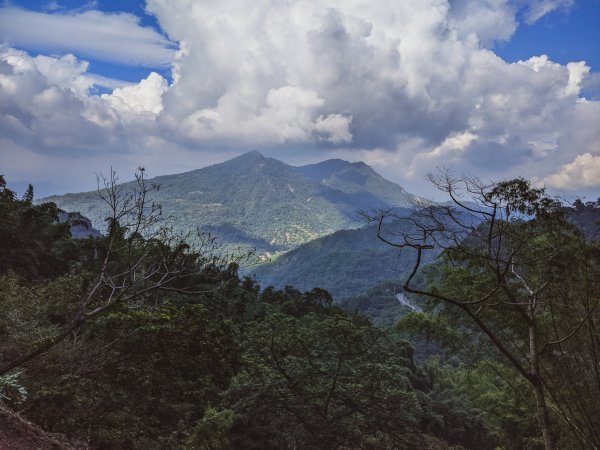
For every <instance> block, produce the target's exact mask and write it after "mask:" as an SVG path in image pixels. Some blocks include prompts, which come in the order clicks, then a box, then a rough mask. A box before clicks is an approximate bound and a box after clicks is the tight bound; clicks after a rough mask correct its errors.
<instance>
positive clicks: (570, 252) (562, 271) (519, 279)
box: [367, 172, 600, 449]
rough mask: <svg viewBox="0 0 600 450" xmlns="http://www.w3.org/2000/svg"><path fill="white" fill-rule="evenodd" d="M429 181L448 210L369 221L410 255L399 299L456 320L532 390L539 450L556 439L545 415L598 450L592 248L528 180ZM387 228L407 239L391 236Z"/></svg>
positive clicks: (597, 288)
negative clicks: (424, 274) (400, 226)
mask: <svg viewBox="0 0 600 450" xmlns="http://www.w3.org/2000/svg"><path fill="white" fill-rule="evenodd" d="M430 180H431V181H432V182H433V183H434V185H435V186H436V187H437V188H439V189H440V190H441V191H443V192H445V193H446V194H447V195H448V196H449V197H450V202H449V204H447V205H437V204H421V205H418V206H417V208H416V209H415V212H414V213H413V214H412V215H411V216H410V217H408V218H403V217H398V216H397V215H396V214H395V213H394V210H393V209H385V210H379V211H374V212H372V213H370V214H367V217H368V218H369V220H371V221H374V222H376V223H378V227H379V228H378V229H379V232H378V237H379V239H381V240H383V241H384V242H386V243H388V244H390V245H392V246H394V247H397V248H399V249H412V250H413V251H416V258H415V261H414V265H413V267H412V269H411V270H410V271H409V273H408V276H407V278H406V281H405V282H404V286H403V287H404V290H405V291H407V292H409V293H413V294H419V295H421V296H424V297H426V298H429V299H433V300H435V301H437V302H441V303H442V304H444V305H447V306H448V307H449V308H450V309H449V311H452V310H454V311H458V312H459V315H461V316H462V317H465V318H467V319H469V321H470V322H471V323H472V324H474V325H475V326H476V329H477V330H479V331H480V332H482V333H484V334H485V335H486V336H487V338H489V340H490V341H491V342H492V343H493V345H494V347H495V348H496V349H497V350H498V351H499V353H500V355H501V358H502V359H503V360H505V361H507V362H508V363H510V364H511V365H512V366H513V367H514V368H515V369H516V371H517V372H518V373H519V374H520V376H521V377H523V378H524V379H525V380H526V381H527V382H528V384H529V385H530V386H531V388H532V389H533V391H534V393H535V399H536V409H537V417H538V421H539V425H540V429H541V432H542V436H543V442H544V446H545V448H546V449H553V448H554V447H555V441H556V438H557V436H555V434H556V433H555V431H556V430H555V427H553V425H552V419H551V413H550V410H552V412H553V414H552V416H553V417H555V418H559V419H560V420H561V423H562V424H563V425H564V426H565V427H566V428H568V430H569V431H568V432H569V433H570V435H571V436H573V437H574V438H576V439H578V440H579V443H580V445H581V447H582V448H600V422H599V417H600V410H599V408H600V376H599V373H600V367H599V365H598V362H599V360H600V354H599V352H598V350H599V349H600V336H599V334H598V331H597V329H598V328H597V327H598V322H599V320H600V315H599V314H600V308H599V304H600V297H599V296H598V292H600V276H599V275H600V274H599V272H600V271H599V267H600V264H599V255H598V248H597V247H593V246H589V245H588V244H586V242H585V240H584V238H583V236H582V235H581V233H580V232H579V231H578V230H577V229H576V228H575V227H573V226H571V225H569V224H568V223H567V221H566V220H565V217H564V208H563V206H562V205H561V204H560V202H558V201H556V200H555V199H553V198H551V197H549V196H548V195H546V193H545V192H544V190H543V189H536V188H533V187H531V186H530V184H529V182H527V181H526V180H523V179H515V180H511V181H505V182H500V183H494V184H485V183H483V182H481V181H480V180H479V179H476V178H468V177H467V178H462V179H456V178H454V177H453V176H452V174H451V173H450V172H442V173H441V174H440V175H437V176H430ZM389 219H395V220H407V221H409V222H410V223H411V224H412V228H411V231H409V232H403V233H398V234H394V233H392V232H389V230H387V229H386V227H385V226H384V225H385V223H387V222H388V221H389ZM436 247H438V248H439V247H441V248H443V249H444V251H443V253H442V256H441V259H440V260H439V262H438V264H437V265H436V266H435V268H434V269H433V270H432V269H431V268H430V269H429V277H428V278H429V284H428V285H424V284H423V283H415V281H416V280H417V274H418V273H420V272H421V269H422V265H423V257H424V254H426V253H427V252H431V251H432V250H433V249H434V248H436Z"/></svg>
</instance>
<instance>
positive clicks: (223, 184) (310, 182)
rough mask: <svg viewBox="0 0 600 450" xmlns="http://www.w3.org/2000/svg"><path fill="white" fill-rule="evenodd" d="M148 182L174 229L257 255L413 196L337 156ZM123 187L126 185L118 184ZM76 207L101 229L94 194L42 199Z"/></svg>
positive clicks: (246, 162) (351, 224)
mask: <svg viewBox="0 0 600 450" xmlns="http://www.w3.org/2000/svg"><path fill="white" fill-rule="evenodd" d="M150 181H151V182H154V183H157V184H159V185H160V190H159V191H157V192H155V193H153V194H152V195H153V197H152V198H153V200H154V201H155V202H156V203H159V204H160V205H162V207H163V211H164V213H165V215H166V216H172V217H173V218H174V227H175V229H176V231H180V232H187V231H190V230H195V229H197V228H198V229H200V230H202V231H206V232H210V233H212V234H213V235H215V236H216V237H217V238H218V239H219V241H220V242H222V243H223V245H224V246H225V247H226V248H232V247H236V246H242V247H253V248H256V249H257V251H258V252H259V253H262V254H266V255H269V254H275V253H278V252H284V251H288V250H290V249H293V248H296V247H298V246H299V245H301V244H303V243H306V242H309V241H312V240H313V239H317V238H319V237H322V236H326V235H328V234H331V233H333V232H335V231H338V230H343V229H352V228H358V227H360V226H362V225H364V223H363V222H362V220H361V219H360V217H359V216H358V214H357V211H358V210H361V209H369V208H374V207H382V206H392V205H393V206H399V207H409V206H410V205H411V203H412V202H413V201H414V200H415V196H414V195H412V194H409V193H408V192H406V191H405V190H404V189H403V188H402V187H400V186H398V185H397V184H395V183H392V182H391V181H389V180H386V179H385V178H383V177H381V176H380V175H379V174H378V173H376V172H375V171H374V170H373V169H372V168H371V167H369V166H368V165H366V164H364V163H362V162H359V163H350V162H347V161H342V160H340V159H333V160H328V161H323V162H321V163H318V164H310V165H307V166H302V167H294V166H290V165H288V164H285V163H283V162H281V161H278V160H276V159H273V158H267V157H265V156H263V155H262V154H260V153H259V152H256V151H253V152H249V153H245V154H243V155H241V156H239V157H237V158H234V159H232V160H229V161H226V162H224V163H221V164H216V165H213V166H210V167H205V168H202V169H198V170H193V171H191V172H186V173H182V174H177V175H164V176H159V177H156V178H153V179H151V180H150ZM122 187H123V188H124V189H128V188H132V187H133V184H132V183H124V184H123V185H122ZM40 201H52V202H54V203H56V204H57V205H58V207H60V208H62V209H63V210H65V211H71V212H80V213H81V214H83V215H84V216H85V217H88V218H89V219H90V220H91V222H92V225H93V227H94V228H96V229H98V230H100V231H102V230H104V229H105V228H106V224H105V222H104V219H105V217H106V215H107V209H106V206H105V205H104V204H103V202H102V201H100V199H99V198H98V196H97V195H96V193H95V192H86V193H79V194H65V195H60V196H52V197H47V198H44V199H41V200H40Z"/></svg>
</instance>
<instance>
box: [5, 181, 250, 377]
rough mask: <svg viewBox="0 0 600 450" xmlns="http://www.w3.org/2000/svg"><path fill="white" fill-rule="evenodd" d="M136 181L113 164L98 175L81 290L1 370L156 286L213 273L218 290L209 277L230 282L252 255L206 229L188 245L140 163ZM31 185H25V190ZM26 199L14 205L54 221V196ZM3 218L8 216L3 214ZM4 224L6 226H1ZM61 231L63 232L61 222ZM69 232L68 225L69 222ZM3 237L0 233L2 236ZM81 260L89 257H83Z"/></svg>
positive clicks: (185, 286)
mask: <svg viewBox="0 0 600 450" xmlns="http://www.w3.org/2000/svg"><path fill="white" fill-rule="evenodd" d="M135 178H136V183H135V185H134V187H133V188H132V189H131V190H125V189H123V188H122V187H121V186H119V184H118V178H117V176H116V174H115V172H114V171H111V173H110V176H109V177H108V178H106V177H103V176H102V175H100V176H99V177H98V190H97V193H98V196H99V198H100V199H101V200H102V201H103V202H104V203H105V205H106V206H107V211H108V216H107V218H106V221H107V233H106V236H105V237H103V238H102V239H98V240H97V241H95V242H94V248H93V253H92V255H88V256H89V258H91V259H92V261H87V264H86V268H87V272H86V273H83V274H82V277H83V279H84V280H83V281H82V283H81V289H80V292H79V295H78V296H77V298H76V300H75V304H74V305H72V312H71V314H70V316H69V317H68V318H67V319H66V321H65V322H64V323H63V324H62V326H61V328H60V330H59V331H58V332H57V333H56V334H54V335H52V336H50V337H47V338H45V339H43V340H42V341H41V342H34V343H33V344H32V345H31V346H28V347H26V348H22V349H20V351H19V352H18V355H17V356H15V357H12V358H10V359H9V360H7V361H4V360H2V359H0V375H3V374H5V373H7V372H9V371H11V370H13V369H14V368H16V367H19V366H22V365H23V364H26V363H27V362H29V361H31V360H32V359H34V358H36V357H38V356H39V355H41V354H43V353H45V352H47V351H48V350H49V349H51V348H53V347H54V346H56V345H57V344H58V343H60V342H62V341H63V340H65V339H66V338H67V337H69V336H71V335H73V334H74V333H76V331H77V330H78V329H79V328H81V327H82V326H83V325H84V324H86V323H87V322H89V321H91V320H94V319H95V318H97V317H98V316H101V315H103V314H105V313H106V312H107V311H110V310H111V309H113V308H115V306H117V305H119V304H123V303H132V302H134V301H135V300H136V299H140V298H143V297H144V296H147V295H149V294H150V293H151V292H153V291H156V290H163V291H175V292H183V293H190V294H191V293H199V292H203V288H202V286H201V284H200V285H199V287H198V288H194V289H190V288H189V282H188V281H189V280H192V279H196V280H198V281H201V280H202V278H203V277H204V278H210V279H211V283H210V285H209V286H208V287H207V289H210V290H215V289H219V288H220V286H221V285H219V284H218V283H215V282H214V281H215V280H216V279H218V278H221V279H222V281H223V283H227V282H228V280H229V278H228V277H227V276H226V274H227V270H226V269H227V268H228V267H229V268H237V267H238V265H239V264H242V263H244V262H248V261H249V260H251V259H252V256H253V255H252V253H251V252H247V253H239V254H228V255H222V254H219V253H218V252H217V248H216V244H215V240H214V238H213V237H211V236H210V235H206V234H200V233H198V234H197V235H196V236H195V245H194V246H192V245H191V244H189V243H188V242H189V239H188V238H190V235H186V236H179V235H175V234H174V233H173V232H172V230H171V228H170V227H169V224H168V218H164V217H163V216H162V211H161V208H160V206H159V205H157V204H155V203H154V202H153V201H152V199H151V194H152V192H153V191H155V190H157V189H159V187H158V185H155V184H149V183H148V182H147V180H146V178H145V172H144V169H140V170H139V172H138V173H137V174H136V177H135ZM3 181H4V180H3V179H2V178H0V198H1V199H2V207H3V208H5V207H7V206H6V205H8V206H11V205H10V204H9V202H13V203H14V201H15V196H14V193H12V192H11V191H9V190H7V189H6V187H5V184H4V183H3ZM28 192H29V191H28ZM26 196H27V198H25V199H24V200H22V201H20V203H19V204H18V205H17V206H18V207H19V208H25V212H26V213H28V212H29V211H34V212H36V214H37V211H38V210H39V211H40V212H41V213H43V214H46V215H47V216H48V220H46V221H45V222H44V223H43V224H40V227H41V228H42V230H45V229H46V228H50V229H52V227H54V226H56V224H55V222H56V215H57V211H58V210H57V208H56V206H55V205H54V204H52V203H47V204H44V205H41V206H40V207H34V206H32V205H31V201H30V199H29V197H30V195H29V194H27V195H26ZM4 220H10V219H7V218H4ZM3 229H5V227H3ZM59 231H62V232H64V227H63V228H60V230H59ZM66 233H67V236H68V224H67V226H66ZM3 242H4V237H3ZM83 259H86V258H83Z"/></svg>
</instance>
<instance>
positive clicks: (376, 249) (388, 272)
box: [248, 223, 434, 299]
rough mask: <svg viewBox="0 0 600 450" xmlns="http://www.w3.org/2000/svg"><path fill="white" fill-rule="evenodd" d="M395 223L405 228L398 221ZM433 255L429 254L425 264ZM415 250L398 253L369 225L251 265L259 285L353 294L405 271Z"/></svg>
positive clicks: (340, 295)
mask: <svg viewBox="0 0 600 450" xmlns="http://www.w3.org/2000/svg"><path fill="white" fill-rule="evenodd" d="M393 226H394V227H401V228H404V227H407V226H408V224H407V223H396V224H394V225H393ZM433 256H434V253H433V252H430V253H429V254H428V255H427V257H428V260H427V261H424V262H425V263H427V262H429V261H430V260H431V259H432V258H433ZM414 257H415V254H414V251H412V250H410V249H406V250H402V251H398V249H396V248H393V247H390V246H389V245H387V244H385V243H384V242H382V241H380V240H379V239H377V230H376V228H375V227H373V226H368V227H363V228H359V229H354V230H341V231H338V232H336V233H333V234H331V235H329V236H325V237H322V238H320V239H316V240H314V241H312V242H308V243H306V244H304V245H302V246H300V247H298V248H297V249H294V250H292V251H290V252H288V253H286V254H284V255H282V256H280V257H279V258H276V259H274V260H273V261H271V262H268V263H265V264H261V265H260V266H256V267H253V268H251V269H250V270H249V271H248V273H249V274H250V275H254V276H255V277H256V279H257V281H258V282H259V283H260V284H261V285H262V286H268V285H272V286H274V287H276V288H283V287H284V286H286V285H289V286H294V287H296V288H298V289H301V290H310V289H312V288H314V287H320V288H322V289H326V290H327V291H329V292H330V293H331V294H332V295H333V296H334V297H335V298H336V299H341V298H345V297H351V296H356V295H359V294H362V293H364V292H365V291H367V290H368V289H369V288H371V287H373V286H375V285H376V284H378V283H381V282H383V281H387V280H398V279H401V278H403V277H404V276H405V275H406V271H407V269H408V268H412V264H413V263H414Z"/></svg>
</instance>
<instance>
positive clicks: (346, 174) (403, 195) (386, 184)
mask: <svg viewBox="0 0 600 450" xmlns="http://www.w3.org/2000/svg"><path fill="white" fill-rule="evenodd" d="M298 171H299V172H300V173H302V174H304V175H306V176H307V177H310V178H312V179H313V180H315V181H318V182H319V183H321V184H323V185H324V186H328V187H330V188H333V189H337V190H339V191H342V192H344V193H345V194H347V195H348V196H350V197H351V198H352V200H353V202H354V203H355V204H357V205H360V206H362V207H363V208H373V207H378V206H383V207H385V206H400V207H405V208H410V207H411V206H412V205H414V203H415V200H417V198H416V197H415V196H414V195H412V194H409V193H408V192H406V191H405V190H404V189H403V188H402V187H400V186H398V185H397V184H396V183H392V182H391V181H389V180H386V179H385V178H383V177H382V176H381V175H379V174H378V173H377V172H375V171H374V170H373V169H372V168H371V166H368V165H367V164H365V163H364V162H355V163H349V162H347V161H344V160H341V159H329V160H327V161H323V162H320V163H317V164H309V165H306V166H301V167H298Z"/></svg>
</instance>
